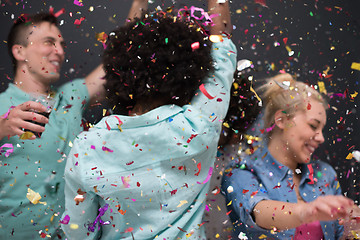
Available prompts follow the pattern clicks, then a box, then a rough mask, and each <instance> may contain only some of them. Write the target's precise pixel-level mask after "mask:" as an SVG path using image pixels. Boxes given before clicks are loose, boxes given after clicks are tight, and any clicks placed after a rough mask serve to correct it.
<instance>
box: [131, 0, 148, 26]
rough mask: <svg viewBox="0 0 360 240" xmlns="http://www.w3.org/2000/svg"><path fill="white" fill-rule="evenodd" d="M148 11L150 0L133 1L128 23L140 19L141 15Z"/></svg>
mask: <svg viewBox="0 0 360 240" xmlns="http://www.w3.org/2000/svg"><path fill="white" fill-rule="evenodd" d="M147 9H148V0H133V3H132V5H131V8H130V11H129V14H128V17H127V18H126V22H130V21H132V20H134V18H140V17H141V15H142V14H143V13H144V12H146V11H147Z"/></svg>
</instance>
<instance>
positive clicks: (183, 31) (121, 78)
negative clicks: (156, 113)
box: [103, 13, 213, 113]
mask: <svg viewBox="0 0 360 240" xmlns="http://www.w3.org/2000/svg"><path fill="white" fill-rule="evenodd" d="M103 65H104V70H105V74H106V75H105V79H106V80H107V82H106V84H105V89H106V90H107V98H108V99H109V101H110V103H111V104H113V106H115V107H116V108H115V110H114V112H121V113H125V112H126V111H124V108H126V110H127V111H129V110H131V109H133V107H134V105H135V104H136V101H137V100H139V99H152V98H156V97H161V98H163V99H166V102H167V103H168V104H172V103H174V104H177V105H180V106H181V105H184V104H187V103H189V101H190V100H191V98H192V97H193V95H194V93H195V90H196V89H198V87H199V86H200V84H201V81H202V79H204V78H205V77H206V76H208V74H209V72H211V71H212V70H213V64H212V57H211V42H210V41H209V40H208V39H207V38H206V37H205V36H204V35H203V34H202V33H201V32H200V31H198V29H197V27H196V25H195V24H193V23H192V22H191V21H188V20H184V19H180V18H177V17H175V16H173V15H169V14H167V15H166V14H161V13H155V14H152V15H150V14H146V15H145V16H144V17H142V18H141V19H135V20H134V21H133V22H131V23H129V24H128V25H125V26H123V27H121V28H119V29H117V30H115V31H114V32H112V33H110V34H109V39H108V42H107V48H106V50H105V51H104V55H103ZM116 109H117V110H116Z"/></svg>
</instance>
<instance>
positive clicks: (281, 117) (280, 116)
mask: <svg viewBox="0 0 360 240" xmlns="http://www.w3.org/2000/svg"><path fill="white" fill-rule="evenodd" d="M274 121H275V125H276V126H277V127H278V128H280V129H285V126H286V124H285V123H286V121H287V116H286V114H285V113H284V111H283V110H278V111H276V113H275V115H274Z"/></svg>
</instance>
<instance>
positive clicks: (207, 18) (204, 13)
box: [178, 6, 219, 26]
mask: <svg viewBox="0 0 360 240" xmlns="http://www.w3.org/2000/svg"><path fill="white" fill-rule="evenodd" d="M189 10H190V15H191V17H193V18H194V19H196V20H202V19H204V18H205V23H204V25H210V26H214V22H213V20H212V19H213V18H214V17H217V16H218V15H219V14H212V15H209V13H208V12H207V11H205V10H204V9H202V8H198V7H194V6H191V7H190V8H187V7H186V6H185V7H184V8H181V9H179V11H178V17H181V13H182V11H184V12H187V11H189ZM195 12H200V14H201V17H197V16H196V15H195Z"/></svg>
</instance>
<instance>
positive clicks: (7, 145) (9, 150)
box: [0, 143, 14, 157]
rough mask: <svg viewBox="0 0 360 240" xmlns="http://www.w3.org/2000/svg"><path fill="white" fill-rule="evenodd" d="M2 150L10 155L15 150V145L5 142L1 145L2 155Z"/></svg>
mask: <svg viewBox="0 0 360 240" xmlns="http://www.w3.org/2000/svg"><path fill="white" fill-rule="evenodd" d="M3 148H9V149H7V150H6V151H4V150H3ZM2 152H5V157H9V156H10V154H12V153H13V152H14V146H13V145H12V144H11V143H5V144H4V145H2V146H1V147H0V155H2Z"/></svg>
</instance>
